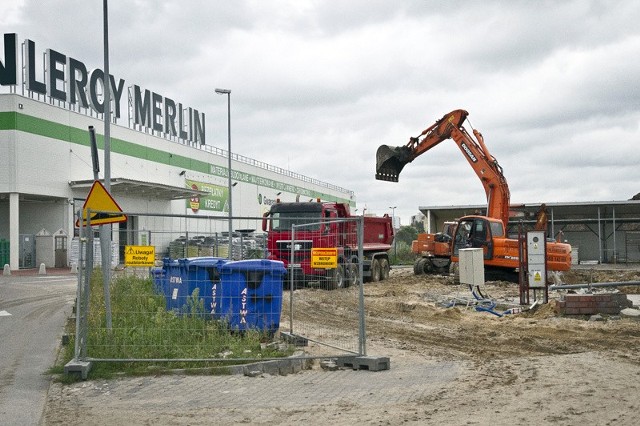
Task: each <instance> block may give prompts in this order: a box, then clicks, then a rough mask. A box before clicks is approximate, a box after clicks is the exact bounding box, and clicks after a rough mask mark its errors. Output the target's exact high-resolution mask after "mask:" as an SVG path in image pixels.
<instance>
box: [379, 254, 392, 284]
mask: <svg viewBox="0 0 640 426" xmlns="http://www.w3.org/2000/svg"><path fill="white" fill-rule="evenodd" d="M390 270H391V267H390V266H389V259H380V280H381V281H384V280H388V279H389V271H390Z"/></svg>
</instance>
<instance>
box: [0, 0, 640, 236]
mask: <svg viewBox="0 0 640 426" xmlns="http://www.w3.org/2000/svg"><path fill="white" fill-rule="evenodd" d="M102 22H103V16H102V1H99V0H93V1H86V0H55V1H46V2H43V1H36V0H22V1H21V0H8V1H7V0H5V1H3V13H2V15H0V27H2V29H3V33H9V32H17V33H18V39H19V40H24V39H25V38H29V39H31V40H33V41H34V42H35V43H36V49H37V51H43V50H44V49H46V48H52V49H55V50H58V51H59V52H61V53H63V54H66V55H68V56H71V57H74V58H76V59H78V60H80V61H82V62H84V63H85V64H86V65H87V67H88V68H89V69H91V68H94V67H98V68H102V64H103V62H102V61H103V50H102V45H103V44H102V28H103V27H102ZM109 33H110V41H109V43H110V71H111V74H112V75H114V76H116V77H117V78H122V79H124V80H125V81H126V82H127V84H129V83H135V84H138V85H140V86H141V87H143V88H146V89H149V90H151V91H154V92H156V93H160V94H162V95H163V96H167V97H170V98H172V99H174V100H176V101H180V102H182V103H183V104H186V105H190V106H193V107H194V108H197V109H199V110H200V111H203V112H205V114H206V117H207V121H206V127H207V144H210V145H214V146H217V147H220V148H223V149H226V144H227V127H226V123H227V115H226V112H227V111H226V108H227V104H226V97H223V96H219V95H216V94H215V93H214V89H215V88H216V87H220V88H226V89H230V90H231V91H232V93H231V120H232V124H231V129H232V144H233V145H232V150H233V151H234V152H237V153H238V154H242V155H245V156H247V157H251V158H255V159H258V160H261V161H265V162H267V163H270V164H273V165H275V166H279V167H282V168H285V169H290V170H292V171H295V172H298V173H301V174H304V175H307V176H310V177H313V178H316V179H320V180H323V181H326V182H329V183H332V184H336V185H339V186H342V187H345V188H348V189H352V190H353V191H355V194H356V198H357V202H358V211H359V213H361V212H362V209H364V208H365V207H366V209H367V212H369V213H377V214H379V215H382V214H384V213H391V210H390V208H389V207H391V206H397V209H396V210H395V214H396V216H400V217H401V219H402V224H403V225H406V224H408V223H409V219H410V217H411V216H412V215H415V214H417V213H418V207H419V206H431V205H437V206H447V205H461V204H482V203H484V202H485V196H484V191H483V189H482V186H481V185H480V182H479V181H478V179H477V178H476V176H475V174H474V173H473V171H472V170H471V168H470V167H469V165H468V164H467V162H466V161H465V160H464V157H463V156H462V154H461V153H460V151H459V150H458V149H457V147H456V146H455V144H454V143H453V141H445V142H443V143H441V144H440V145H439V146H437V147H436V148H434V149H433V150H431V151H429V152H428V153H426V154H424V155H423V156H421V157H419V158H417V159H416V160H415V161H414V162H413V163H411V164H409V165H407V166H406V167H405V169H404V170H403V172H402V174H401V176H400V182H398V183H391V182H382V181H377V180H375V178H374V176H375V153H376V150H377V148H378V146H379V145H381V144H387V145H392V146H396V145H404V144H405V143H406V142H407V141H408V139H409V137H410V136H417V135H418V134H419V133H420V132H421V131H422V130H423V129H425V128H426V127H428V126H430V125H431V124H433V123H434V122H435V120H436V119H439V118H441V117H442V116H443V115H444V114H445V113H447V112H449V111H451V110H454V109H465V110H467V111H468V112H469V121H470V123H471V125H473V127H474V128H476V129H478V130H480V131H481V132H482V134H483V135H484V138H485V142H486V144H487V147H488V149H489V150H490V151H491V153H492V154H493V155H494V156H495V157H496V158H497V160H498V161H499V163H500V165H501V166H502V167H503V169H504V174H505V176H506V178H507V180H508V183H509V187H510V190H511V201H512V202H513V203H541V202H573V201H609V200H616V201H620V200H627V199H629V198H631V197H632V196H633V195H635V194H637V193H639V192H640V89H639V87H640V84H639V80H640V2H638V1H635V0H626V1H616V0H611V1H606V0H602V1H598V0H575V1H562V0H554V1H529V0H482V1H461V0H459V1H454V0H449V1H435V0H403V1H383V0H348V1H340V0H324V1H320V0H317V1H314V0H245V1H243V0H233V1H231V0H227V1H221V0H173V1H162V0H132V1H122V0H121V1H114V0H112V1H111V2H110V3H109ZM468 128H470V127H468Z"/></svg>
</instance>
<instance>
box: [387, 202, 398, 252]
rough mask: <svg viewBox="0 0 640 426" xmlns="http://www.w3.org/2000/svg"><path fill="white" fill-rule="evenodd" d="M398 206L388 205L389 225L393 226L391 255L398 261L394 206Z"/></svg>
mask: <svg viewBox="0 0 640 426" xmlns="http://www.w3.org/2000/svg"><path fill="white" fill-rule="evenodd" d="M397 207H398V206H393V207H389V208H390V209H391V226H392V227H393V257H395V258H396V262H397V261H398V246H397V245H396V236H395V233H396V231H395V230H396V208H397Z"/></svg>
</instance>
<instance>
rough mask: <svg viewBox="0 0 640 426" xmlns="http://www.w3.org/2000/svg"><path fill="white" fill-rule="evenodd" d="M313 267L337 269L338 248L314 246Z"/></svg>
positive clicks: (312, 252)
mask: <svg viewBox="0 0 640 426" xmlns="http://www.w3.org/2000/svg"><path fill="white" fill-rule="evenodd" d="M311 267H312V268H319V269H335V268H337V267H338V249H337V248H312V249H311Z"/></svg>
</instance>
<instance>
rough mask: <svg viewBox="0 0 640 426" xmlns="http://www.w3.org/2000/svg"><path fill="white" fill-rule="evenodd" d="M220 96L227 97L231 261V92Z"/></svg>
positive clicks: (231, 251)
mask: <svg viewBox="0 0 640 426" xmlns="http://www.w3.org/2000/svg"><path fill="white" fill-rule="evenodd" d="M216 93H217V94H218V95H227V142H228V149H227V155H228V156H229V163H228V168H227V170H228V173H229V194H228V197H229V259H232V253H233V226H232V224H231V218H232V217H233V214H232V213H231V188H232V185H231V90H228V89H216Z"/></svg>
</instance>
